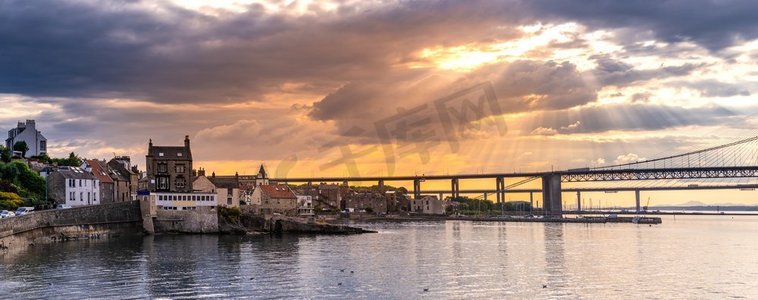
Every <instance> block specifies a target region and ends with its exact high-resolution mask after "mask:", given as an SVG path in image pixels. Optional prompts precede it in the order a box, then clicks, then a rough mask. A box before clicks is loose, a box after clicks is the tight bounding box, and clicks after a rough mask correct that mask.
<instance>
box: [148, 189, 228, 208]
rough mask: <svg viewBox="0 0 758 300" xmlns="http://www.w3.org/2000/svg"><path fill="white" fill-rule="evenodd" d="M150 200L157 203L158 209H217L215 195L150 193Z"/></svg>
mask: <svg viewBox="0 0 758 300" xmlns="http://www.w3.org/2000/svg"><path fill="white" fill-rule="evenodd" d="M147 197H149V198H148V199H150V201H151V203H155V207H156V208H157V209H163V210H195V209H197V208H198V207H216V206H217V205H218V200H217V195H216V194H214V193H161V192H157V193H150V195H149V196H147Z"/></svg>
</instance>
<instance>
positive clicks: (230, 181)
mask: <svg viewBox="0 0 758 300" xmlns="http://www.w3.org/2000/svg"><path fill="white" fill-rule="evenodd" d="M238 178H239V175H237V174H235V176H234V178H219V177H216V174H215V173H213V175H211V177H206V176H205V170H204V169H203V168H200V170H198V171H197V177H195V181H193V182H192V186H193V188H194V191H195V192H201V193H213V194H216V199H217V200H218V205H221V206H226V207H239V205H240V197H241V192H240V188H239V179H238Z"/></svg>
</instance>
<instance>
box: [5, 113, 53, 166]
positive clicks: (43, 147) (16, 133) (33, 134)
mask: <svg viewBox="0 0 758 300" xmlns="http://www.w3.org/2000/svg"><path fill="white" fill-rule="evenodd" d="M18 142H25V143H26V147H27V148H29V150H27V151H26V153H25V155H23V154H24V153H17V154H18V155H23V156H26V157H31V156H37V155H42V154H45V153H47V139H46V138H45V136H43V135H42V133H41V132H40V131H39V130H37V125H36V124H35V123H34V120H26V123H24V122H18V125H17V126H16V128H13V129H11V130H8V138H7V139H6V140H5V147H6V148H8V149H10V150H11V151H12V150H13V145H15V144H16V143H18Z"/></svg>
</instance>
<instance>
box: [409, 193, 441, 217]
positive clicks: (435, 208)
mask: <svg viewBox="0 0 758 300" xmlns="http://www.w3.org/2000/svg"><path fill="white" fill-rule="evenodd" d="M445 208H446V205H445V201H443V200H439V199H437V196H421V198H419V199H412V200H411V212H414V213H419V214H425V215H444V214H445Z"/></svg>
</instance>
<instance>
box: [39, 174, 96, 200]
mask: <svg viewBox="0 0 758 300" xmlns="http://www.w3.org/2000/svg"><path fill="white" fill-rule="evenodd" d="M47 189H48V197H49V198H50V199H53V200H54V201H55V203H56V204H68V205H71V206H84V205H95V204H100V203H101V202H100V181H99V180H97V178H95V176H93V175H92V174H90V173H89V172H87V171H85V170H82V169H81V168H79V167H60V168H58V169H57V170H55V171H53V172H52V173H50V175H48V177H47Z"/></svg>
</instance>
